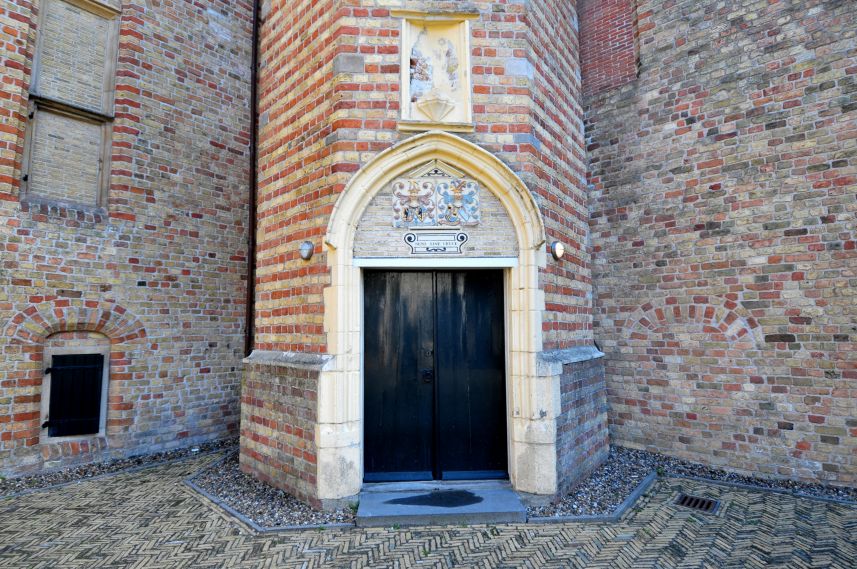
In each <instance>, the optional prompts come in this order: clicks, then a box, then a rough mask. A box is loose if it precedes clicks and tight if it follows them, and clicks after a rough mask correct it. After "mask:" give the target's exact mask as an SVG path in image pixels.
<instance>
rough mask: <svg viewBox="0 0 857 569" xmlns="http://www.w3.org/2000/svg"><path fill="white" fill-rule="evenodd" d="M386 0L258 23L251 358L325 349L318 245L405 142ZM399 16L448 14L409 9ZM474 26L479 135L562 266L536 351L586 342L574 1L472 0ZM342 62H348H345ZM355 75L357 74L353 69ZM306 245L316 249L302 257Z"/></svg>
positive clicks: (278, 11) (330, 5)
mask: <svg viewBox="0 0 857 569" xmlns="http://www.w3.org/2000/svg"><path fill="white" fill-rule="evenodd" d="M383 4H384V3H383V2H375V1H372V0H363V1H361V2H342V1H334V0H329V1H327V2H322V3H319V2H309V1H303V2H289V3H286V4H282V5H277V4H275V5H273V7H272V9H271V12H270V15H269V16H268V18H267V19H266V21H265V23H264V26H263V31H262V35H263V38H264V39H263V42H262V62H263V66H262V72H261V77H260V87H261V91H260V94H261V112H262V125H261V131H260V152H259V164H260V180H261V184H260V196H259V253H258V266H259V269H258V279H257V280H258V287H259V288H258V294H257V301H258V305H257V313H256V320H257V328H256V329H257V333H258V335H257V339H256V348H257V349H263V350H285V351H302V352H307V351H309V352H321V353H323V352H325V351H326V346H325V343H326V339H325V337H324V330H323V326H322V322H323V311H324V306H323V300H322V291H323V289H324V287H325V286H326V285H327V284H328V282H329V275H328V274H327V268H326V267H327V260H326V256H325V252H324V245H323V243H322V239H323V236H324V233H325V231H326V226H327V221H328V218H329V214H330V212H331V210H332V208H333V205H334V203H335V201H336V199H337V198H338V196H339V194H340V193H341V191H342V189H343V188H344V187H345V184H346V183H347V182H348V180H349V178H350V177H351V175H352V174H353V173H354V172H356V171H357V170H358V169H359V168H360V167H361V165H363V164H365V163H366V162H368V161H369V160H370V159H371V158H372V157H374V156H375V155H377V154H378V152H380V151H381V150H384V149H386V148H388V147H389V146H391V145H392V144H394V143H395V142H397V141H399V140H402V139H403V138H405V137H406V136H409V135H408V134H406V133H402V132H399V131H398V130H397V129H396V125H397V122H398V118H399V100H398V89H399V79H400V75H399V67H400V66H399V64H400V54H399V35H400V28H401V20H400V19H398V18H393V17H391V16H390V13H389V10H388V8H386V7H384V6H383ZM408 6H409V8H415V9H418V8H420V7H441V8H442V7H444V6H445V7H447V8H448V7H449V3H446V4H444V3H442V2H440V3H439V2H434V3H432V2H411V3H409V4H408ZM476 6H477V7H478V8H479V10H480V12H481V16H480V18H479V19H478V20H476V21H474V22H472V37H471V42H472V54H473V57H472V78H473V93H474V97H473V98H474V101H473V110H474V117H475V124H476V132H475V133H473V134H465V135H464V138H467V139H468V140H471V141H473V142H475V143H477V144H479V145H481V146H483V147H484V148H486V149H487V150H489V151H491V152H493V153H495V154H496V155H497V156H499V158H500V159H501V160H503V161H504V162H506V163H507V164H508V165H509V166H510V167H511V168H512V169H513V170H515V171H516V172H517V173H518V174H519V175H520V176H521V177H522V178H523V179H524V180H525V182H526V183H527V184H528V185H529V187H530V189H531V191H532V192H533V193H534V194H536V195H537V196H538V199H539V201H540V203H541V204H542V206H543V212H542V213H543V215H544V217H545V222H546V226H547V231H548V236H547V237H548V239H549V241H553V240H560V241H563V242H564V243H565V244H566V247H567V249H568V255H567V257H566V258H565V259H564V260H563V261H561V262H551V263H550V266H549V268H548V269H547V270H546V271H545V272H544V274H543V275H542V280H543V286H544V288H545V291H546V296H547V311H546V312H545V316H544V333H545V347H546V348H547V349H551V348H563V347H567V346H571V345H576V344H583V343H586V342H587V340H588V338H590V337H591V309H590V307H589V305H590V302H589V301H588V300H587V296H588V295H589V294H590V290H591V282H590V278H589V252H588V251H586V246H585V242H586V235H587V232H588V222H587V219H588V213H587V210H586V204H585V195H584V188H583V185H584V172H585V167H584V163H583V150H582V145H583V133H582V118H581V117H582V111H581V109H580V106H579V103H578V99H579V97H578V93H579V91H580V81H579V69H578V68H577V58H576V57H573V56H571V57H570V56H569V54H570V53H571V54H574V53H575V52H576V50H577V35H576V34H577V32H576V14H575V10H574V4H573V3H559V4H557V3H553V2H543V1H541V0H539V1H535V2H531V3H529V5H527V6H525V5H523V4H519V3H509V2H478V3H476ZM346 56H347V57H350V58H351V59H348V60H347V61H348V62H349V65H347V66H346V65H345V64H344V63H345V61H346V59H345V57H346ZM355 65H356V67H355ZM304 240H310V241H312V242H313V243H314V244H315V246H316V255H315V256H314V257H313V258H312V260H311V261H309V262H305V261H302V260H301V259H300V258H299V255H298V247H299V245H300V243H301V242H302V241H304Z"/></svg>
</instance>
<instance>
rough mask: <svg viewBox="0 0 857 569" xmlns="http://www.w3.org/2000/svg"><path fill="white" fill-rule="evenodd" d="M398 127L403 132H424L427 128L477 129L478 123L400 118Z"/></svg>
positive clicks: (449, 130)
mask: <svg viewBox="0 0 857 569" xmlns="http://www.w3.org/2000/svg"><path fill="white" fill-rule="evenodd" d="M398 128H399V130H400V131H402V132H422V131H427V130H445V131H447V132H475V131H476V125H474V124H473V123H470V122H432V121H414V120H400V121H399V125H398Z"/></svg>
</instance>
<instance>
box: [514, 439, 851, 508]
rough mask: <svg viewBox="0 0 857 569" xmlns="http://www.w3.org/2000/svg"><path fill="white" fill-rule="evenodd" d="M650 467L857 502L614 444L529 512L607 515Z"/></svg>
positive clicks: (843, 494) (821, 488)
mask: <svg viewBox="0 0 857 569" xmlns="http://www.w3.org/2000/svg"><path fill="white" fill-rule="evenodd" d="M653 470H654V471H656V472H657V473H658V474H659V475H661V476H695V477H698V478H706V479H709V480H714V481H719V482H730V483H737V484H747V485H749V486H756V487H757V488H767V489H773V490H784V491H787V492H793V493H800V494H806V495H810V496H816V497H819V498H835V499H838V500H850V501H854V502H857V488H839V487H834V486H826V485H824V484H813V483H808V482H795V481H792V480H766V479H763V478H755V477H752V476H744V475H741V474H735V473H731V472H727V471H725V470H721V469H718V468H711V467H709V466H705V465H703V464H698V463H695V462H690V461H687V460H682V459H679V458H672V457H669V456H664V455H662V454H658V453H654V452H647V451H643V450H636V449H630V448H625V447H620V446H614V447H611V448H610V457H609V458H608V459H607V462H605V463H604V465H602V466H601V467H600V468H598V469H596V470H595V471H594V472H593V473H592V474H591V475H590V476H589V478H587V479H585V480H584V481H583V482H581V483H580V484H579V485H577V486H576V487H575V488H574V489H573V490H572V491H571V492H570V493H569V494H567V495H566V496H564V497H563V498H562V499H560V500H559V501H557V502H556V503H553V504H549V505H546V506H536V507H531V508H529V509H528V513H529V515H530V516H533V517H552V516H585V515H609V514H611V513H613V511H614V510H615V509H616V507H617V506H619V505H620V504H621V503H622V502H623V501H624V500H625V498H627V497H628V496H629V495H630V494H631V492H633V491H634V489H635V488H636V487H637V486H638V485H639V484H640V482H642V481H643V479H644V478H645V477H646V476H648V475H649V473H650V472H652V471H653Z"/></svg>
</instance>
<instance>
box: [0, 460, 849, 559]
mask: <svg viewBox="0 0 857 569" xmlns="http://www.w3.org/2000/svg"><path fill="white" fill-rule="evenodd" d="M216 458H217V457H215V456H206V457H199V458H196V459H193V460H189V461H185V462H179V463H173V464H169V465H163V466H158V467H155V468H151V469H147V470H143V471H139V472H134V473H124V474H117V475H114V476H110V477H107V478H102V479H99V480H93V481H87V482H84V483H81V484H76V485H73V486H67V487H63V488H56V489H52V490H45V491H40V492H36V493H33V494H29V495H25V496H20V497H15V498H7V499H5V500H2V501H0V566H2V567H16V568H17V567H21V568H73V567H86V568H90V567H134V568H137V567H140V568H143V567H145V568H149V567H193V568H195V569H197V568H215V567H217V568H221V567H228V568H233V567H235V568H238V567H241V568H243V567H296V568H297V567H300V568H311V567H347V568H357V567H372V568H376V567H391V568H406V567H530V568H560V567H562V568H567V567H568V568H571V567H581V568H583V567H586V568H600V567H620V568H621V567H628V568H633V569H638V568H644V567H680V568H683V569H684V568H691V567H701V568H715V567H734V568H745V567H747V568H752V567H812V568H820V567H837V568H842V569H854V567H855V566H857V565H856V563H857V562H855V560H857V537H855V536H857V506H849V505H841V504H830V503H825V502H820V501H813V500H805V499H798V498H794V497H791V496H785V495H779V494H771V493H766V492H755V491H745V490H736V489H731V488H724V487H719V486H714V485H709V484H704V483H699V482H694V481H688V480H678V479H667V480H660V481H658V482H657V483H656V484H655V485H654V486H653V488H652V489H651V490H650V491H649V493H648V495H646V496H644V497H643V498H642V499H641V500H640V501H639V502H638V503H637V505H636V507H635V508H634V509H633V510H632V511H630V512H628V513H627V514H626V516H625V517H624V519H623V521H622V522H620V523H614V524H550V525H532V524H531V525H524V524H520V525H501V526H496V527H494V526H470V527H439V528H402V529H398V530H394V529H342V530H340V529H325V530H306V531H296V532H295V531H293V532H278V533H266V534H259V533H256V532H254V531H253V530H251V529H249V528H247V527H245V526H244V525H243V524H241V523H239V522H237V521H235V520H233V519H232V518H231V517H229V516H228V515H227V514H225V513H223V512H222V511H221V510H220V509H219V508H217V507H216V506H214V505H212V504H211V503H209V502H208V501H207V500H206V499H205V498H203V497H201V496H199V495H197V494H196V493H195V492H194V491H193V490H191V489H189V488H188V487H187V486H185V485H184V484H183V483H182V481H183V480H184V479H185V478H186V477H187V476H189V475H191V474H192V473H194V472H196V471H197V470H199V469H200V468H202V467H204V466H205V465H207V464H209V463H210V462H211V461H212V460H216ZM680 491H684V492H689V493H697V494H699V493H701V494H704V495H706V496H709V497H714V498H717V499H720V500H723V507H722V508H721V509H720V510H719V512H718V513H717V514H716V515H710V514H700V513H695V512H692V511H690V510H686V509H682V508H679V507H677V506H674V505H672V502H673V500H674V499H675V497H676V495H677V494H678V492H680Z"/></svg>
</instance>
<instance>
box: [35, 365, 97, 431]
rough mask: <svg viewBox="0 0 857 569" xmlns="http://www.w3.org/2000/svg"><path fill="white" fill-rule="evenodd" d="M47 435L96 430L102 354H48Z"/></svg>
mask: <svg viewBox="0 0 857 569" xmlns="http://www.w3.org/2000/svg"><path fill="white" fill-rule="evenodd" d="M52 360H53V361H52V362H51V368H50V370H48V371H49V372H50V374H51V393H50V403H49V405H48V420H47V427H48V436H51V437H66V436H72V435H90V434H95V433H98V431H99V427H100V422H101V391H102V387H103V386H102V381H103V379H104V356H103V355H102V354H63V355H55V356H53V358H52Z"/></svg>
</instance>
